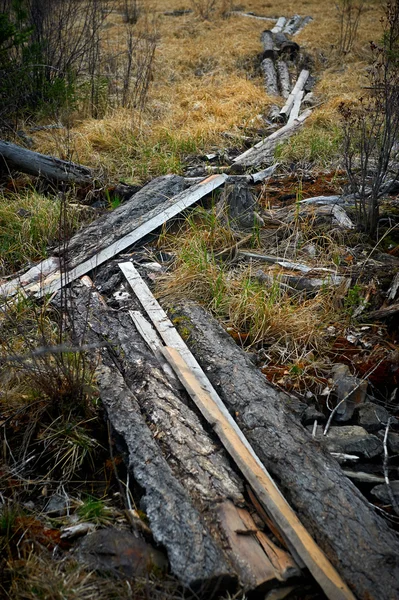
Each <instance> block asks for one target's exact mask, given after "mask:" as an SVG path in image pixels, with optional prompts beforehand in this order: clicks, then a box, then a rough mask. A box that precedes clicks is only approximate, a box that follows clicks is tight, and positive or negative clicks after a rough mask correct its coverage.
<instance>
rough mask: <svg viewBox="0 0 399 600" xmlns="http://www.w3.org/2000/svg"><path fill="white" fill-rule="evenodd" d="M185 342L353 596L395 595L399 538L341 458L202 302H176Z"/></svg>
mask: <svg viewBox="0 0 399 600" xmlns="http://www.w3.org/2000/svg"><path fill="white" fill-rule="evenodd" d="M179 314H180V315H181V316H182V317H183V318H184V319H185V326H186V327H188V328H189V330H190V335H189V337H188V344H189V345H190V347H191V349H192V351H193V352H194V354H195V355H196V358H197V360H198V361H199V362H200V364H201V366H202V368H203V369H204V370H205V372H206V373H207V375H208V377H209V379H210V380H211V382H212V383H213V385H214V386H215V388H216V390H217V392H218V394H219V395H220V397H221V398H222V399H223V401H224V402H225V404H226V406H227V407H228V408H229V409H230V411H231V412H232V413H233V414H235V415H236V419H237V422H238V424H239V426H240V427H241V429H242V431H243V432H244V433H245V435H246V437H247V439H248V441H249V442H250V444H251V445H252V446H253V448H254V450H255V452H256V453H257V455H258V456H259V458H260V459H261V460H262V462H263V463H264V464H265V466H266V468H267V469H268V470H269V471H270V472H271V474H272V475H273V476H274V477H275V479H276V480H277V481H278V482H279V487H280V489H281V491H282V493H283V494H284V496H285V497H286V498H287V500H288V502H289V503H290V505H291V506H292V507H294V508H295V509H296V511H297V513H298V516H299V518H300V519H301V521H302V522H303V524H304V525H305V526H306V528H307V529H308V531H309V532H310V533H311V535H312V536H313V537H314V539H315V541H316V542H317V543H318V544H319V546H320V547H321V548H322V549H323V550H324V552H325V553H326V555H327V557H328V558H329V560H330V561H331V562H332V564H333V565H334V566H335V567H336V568H337V570H338V571H339V573H340V574H341V575H342V577H343V578H344V580H345V581H346V582H347V583H348V584H349V586H350V588H351V589H352V591H353V592H354V593H355V595H356V597H357V598H358V599H359V600H369V599H370V598H378V599H379V600H391V599H392V598H396V597H398V596H399V558H398V557H399V542H398V539H397V537H396V536H395V534H394V533H393V532H392V531H391V530H390V529H389V527H388V525H387V524H386V522H385V521H383V520H382V519H381V518H380V517H378V516H377V515H376V513H375V511H374V510H373V509H372V508H371V507H370V505H369V504H368V502H367V501H366V499H365V498H364V497H363V496H362V494H361V493H360V492H359V490H358V489H357V488H356V487H355V486H354V484H352V483H351V482H350V481H349V479H347V478H346V477H345V476H344V474H343V472H342V470H341V468H340V466H339V464H338V463H337V462H336V461H335V460H334V459H333V458H332V457H331V456H330V455H329V454H328V452H327V451H326V450H325V449H324V448H323V447H322V446H321V445H320V444H319V443H318V442H317V441H315V440H312V438H311V436H310V434H309V433H308V432H307V431H306V430H305V429H304V428H303V427H302V425H301V424H300V423H299V422H298V421H297V420H296V418H295V417H294V416H293V413H292V411H291V409H290V404H291V402H292V400H291V399H290V396H288V395H287V394H285V393H283V392H280V391H278V390H276V389H275V388H273V387H272V386H271V385H270V384H269V383H268V382H267V380H266V378H265V377H264V376H263V375H262V373H261V372H260V371H258V369H256V367H255V366H254V365H253V364H252V363H251V361H250V360H249V358H248V357H247V356H246V355H245V353H244V352H243V351H242V350H241V349H240V348H238V347H237V346H236V345H235V343H234V341H233V340H232V339H231V338H230V337H229V336H228V335H227V334H226V333H225V332H224V331H223V329H222V328H221V327H220V325H218V324H217V323H216V321H215V320H214V319H212V318H211V317H210V316H209V315H208V314H207V313H206V312H205V311H204V310H203V309H202V308H201V307H199V306H196V305H192V304H185V305H183V306H182V307H181V308H180V309H179Z"/></svg>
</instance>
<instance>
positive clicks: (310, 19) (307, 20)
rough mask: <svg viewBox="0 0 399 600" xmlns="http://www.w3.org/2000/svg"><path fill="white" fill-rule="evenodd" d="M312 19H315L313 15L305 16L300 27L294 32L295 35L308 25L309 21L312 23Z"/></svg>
mask: <svg viewBox="0 0 399 600" xmlns="http://www.w3.org/2000/svg"><path fill="white" fill-rule="evenodd" d="M311 21H313V17H309V16H308V17H304V18H303V20H302V23H300V25H299V27H298V28H297V29H296V30H295V31H294V32H293V34H292V35H293V36H295V35H298V33H300V32H301V31H302V29H304V27H306V25H307V24H308V23H310V22H311Z"/></svg>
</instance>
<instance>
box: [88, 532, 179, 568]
mask: <svg viewBox="0 0 399 600" xmlns="http://www.w3.org/2000/svg"><path fill="white" fill-rule="evenodd" d="M77 554H78V557H79V559H80V560H81V561H82V562H84V563H85V564H88V565H89V567H90V568H91V569H96V570H98V571H110V572H112V573H114V574H115V575H118V574H119V575H121V576H124V577H135V576H137V575H146V574H148V573H149V572H150V571H151V569H152V568H153V567H157V568H158V569H161V570H163V571H164V570H166V569H167V566H168V561H167V560H166V558H165V556H164V554H162V552H160V551H159V550H156V549H155V548H153V547H152V546H151V545H150V544H148V543H147V542H146V541H145V540H144V539H142V538H141V537H136V536H135V535H133V534H132V533H130V532H129V531H121V530H119V529H115V528H113V527H107V528H106V529H99V530H98V531H95V532H94V533H92V534H91V535H88V536H87V537H85V538H84V539H83V540H82V541H81V542H80V544H79V547H78V550H77Z"/></svg>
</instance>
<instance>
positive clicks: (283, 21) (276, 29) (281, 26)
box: [271, 17, 287, 33]
mask: <svg viewBox="0 0 399 600" xmlns="http://www.w3.org/2000/svg"><path fill="white" fill-rule="evenodd" d="M286 22H287V19H286V17H279V19H277V23H276V24H275V26H274V27H273V29H271V32H272V33H280V32H281V31H283V29H284V25H285V24H286Z"/></svg>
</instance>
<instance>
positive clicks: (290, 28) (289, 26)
mask: <svg viewBox="0 0 399 600" xmlns="http://www.w3.org/2000/svg"><path fill="white" fill-rule="evenodd" d="M301 23H302V17H301V16H300V15H294V16H293V17H291V18H290V19H289V20H288V21H287V23H286V24H285V25H284V29H283V32H284V33H286V34H287V35H292V34H293V33H294V32H295V31H296V30H297V29H298V28H299V26H300V24H301Z"/></svg>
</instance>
